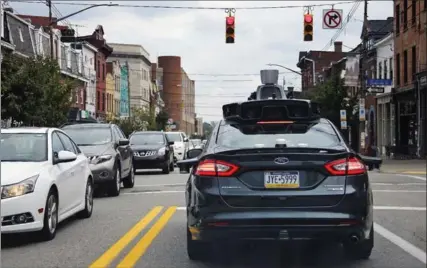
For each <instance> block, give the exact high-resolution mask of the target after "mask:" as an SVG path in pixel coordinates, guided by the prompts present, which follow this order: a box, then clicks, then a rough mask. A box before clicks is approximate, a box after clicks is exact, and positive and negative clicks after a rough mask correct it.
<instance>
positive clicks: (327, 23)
mask: <svg viewBox="0 0 427 268" xmlns="http://www.w3.org/2000/svg"><path fill="white" fill-rule="evenodd" d="M342 16H343V10H342V9H324V10H323V29H341V28H342Z"/></svg>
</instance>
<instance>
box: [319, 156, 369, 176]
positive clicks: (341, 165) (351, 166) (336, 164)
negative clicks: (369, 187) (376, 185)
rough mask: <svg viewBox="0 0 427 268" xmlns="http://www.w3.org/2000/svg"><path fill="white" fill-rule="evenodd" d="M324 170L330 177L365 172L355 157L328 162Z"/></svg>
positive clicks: (364, 168)
mask: <svg viewBox="0 0 427 268" xmlns="http://www.w3.org/2000/svg"><path fill="white" fill-rule="evenodd" d="M325 168H326V169H327V170H328V171H329V173H330V174H331V175H335V176H339V175H359V174H364V173H365V172H366V167H365V165H364V164H363V163H362V162H361V161H360V160H359V159H357V158H356V157H350V158H348V159H347V158H344V159H339V160H335V161H332V162H329V163H327V164H326V165H325Z"/></svg>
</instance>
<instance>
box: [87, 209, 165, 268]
mask: <svg viewBox="0 0 427 268" xmlns="http://www.w3.org/2000/svg"><path fill="white" fill-rule="evenodd" d="M162 209H163V207H162V206H157V207H154V208H153V209H152V210H150V212H148V214H146V215H145V216H144V217H143V218H142V219H141V220H140V221H139V222H138V223H137V224H135V225H134V226H133V227H132V228H131V229H130V230H129V231H128V232H127V233H126V234H125V235H124V236H122V237H121V238H120V239H119V240H118V241H117V242H116V243H115V244H114V245H112V246H111V247H110V248H109V249H108V250H107V251H105V252H104V254H102V256H101V257H99V258H98V259H97V260H96V261H94V262H93V263H92V264H91V265H90V266H89V268H106V267H108V265H110V263H111V262H112V261H113V260H114V259H115V258H116V257H117V256H118V255H119V254H120V252H122V250H123V249H124V248H125V247H126V246H127V245H128V244H129V243H130V242H132V240H134V239H135V237H136V236H137V235H138V234H139V233H141V231H142V230H143V229H144V228H145V227H147V225H148V224H150V222H151V221H152V220H153V219H154V218H155V217H156V216H157V215H158V214H159V213H160V212H161V211H162Z"/></svg>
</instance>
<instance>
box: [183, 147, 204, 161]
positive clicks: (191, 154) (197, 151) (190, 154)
mask: <svg viewBox="0 0 427 268" xmlns="http://www.w3.org/2000/svg"><path fill="white" fill-rule="evenodd" d="M202 152H203V150H202V149H199V148H197V149H191V150H188V152H187V155H186V158H187V159H191V158H196V157H198V156H199V155H200V154H201V153H202Z"/></svg>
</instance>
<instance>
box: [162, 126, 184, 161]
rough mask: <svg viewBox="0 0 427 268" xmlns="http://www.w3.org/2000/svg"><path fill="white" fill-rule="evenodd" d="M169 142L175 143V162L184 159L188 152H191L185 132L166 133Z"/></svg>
mask: <svg viewBox="0 0 427 268" xmlns="http://www.w3.org/2000/svg"><path fill="white" fill-rule="evenodd" d="M166 137H167V138H168V140H169V141H173V142H174V145H173V149H174V161H175V162H176V161H178V160H182V159H184V156H185V154H186V152H187V151H188V150H189V141H188V138H187V137H186V136H185V134H184V133H183V132H166Z"/></svg>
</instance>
